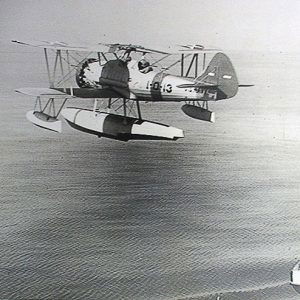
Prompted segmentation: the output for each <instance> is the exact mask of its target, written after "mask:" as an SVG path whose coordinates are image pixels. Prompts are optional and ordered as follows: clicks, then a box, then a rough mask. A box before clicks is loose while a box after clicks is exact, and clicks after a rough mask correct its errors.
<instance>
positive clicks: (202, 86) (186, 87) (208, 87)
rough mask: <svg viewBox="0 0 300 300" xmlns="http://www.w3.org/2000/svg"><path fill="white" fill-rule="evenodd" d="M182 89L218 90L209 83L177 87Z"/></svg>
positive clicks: (187, 84)
mask: <svg viewBox="0 0 300 300" xmlns="http://www.w3.org/2000/svg"><path fill="white" fill-rule="evenodd" d="M177 87H178V88H180V89H188V88H201V89H214V88H217V87H218V86H217V85H213V84H208V83H186V84H180V85H177Z"/></svg>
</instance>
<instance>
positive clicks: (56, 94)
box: [16, 88, 121, 98]
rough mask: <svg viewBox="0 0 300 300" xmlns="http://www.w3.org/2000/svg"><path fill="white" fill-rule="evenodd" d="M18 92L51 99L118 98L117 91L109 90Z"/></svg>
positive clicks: (82, 89) (59, 89)
mask: <svg viewBox="0 0 300 300" xmlns="http://www.w3.org/2000/svg"><path fill="white" fill-rule="evenodd" d="M16 92H18V93H21V94H23V95H27V96H35V97H37V96H47V97H49V98H51V97H53V98H70V97H78V98H118V97H120V96H121V94H120V93H118V92H117V91H114V90H111V89H109V88H102V89H95V88H53V89H51V88H20V89H17V90H16Z"/></svg>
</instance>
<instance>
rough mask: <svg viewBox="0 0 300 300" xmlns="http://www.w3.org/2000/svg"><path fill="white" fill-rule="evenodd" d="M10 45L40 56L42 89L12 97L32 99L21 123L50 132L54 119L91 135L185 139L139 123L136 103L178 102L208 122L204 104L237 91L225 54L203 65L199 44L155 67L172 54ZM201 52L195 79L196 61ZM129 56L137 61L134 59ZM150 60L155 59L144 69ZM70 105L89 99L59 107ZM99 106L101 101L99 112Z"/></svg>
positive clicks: (123, 47) (132, 48)
mask: <svg viewBox="0 0 300 300" xmlns="http://www.w3.org/2000/svg"><path fill="white" fill-rule="evenodd" d="M12 42H14V43H17V44H21V45H27V46H33V47H39V48H42V49H43V50H44V56H45V63H46V69H47V74H48V79H49V87H47V88H20V89H17V90H16V92H18V93H21V94H25V95H29V96H32V97H35V98H36V100H35V106H34V109H33V110H31V111H29V112H27V114H26V116H27V119H28V120H29V121H30V122H32V123H33V124H35V125H37V126H39V127H41V128H44V129H48V130H52V131H55V132H62V121H61V120H60V119H59V116H60V115H61V116H62V117H63V118H64V119H65V120H66V121H67V123H68V124H69V125H70V126H71V127H73V128H75V129H77V130H80V131H83V132H86V133H90V134H94V135H96V136H98V137H107V138H112V139H116V140H122V141H128V140H134V139H145V140H177V139H179V138H183V137H184V133H183V130H182V129H178V128H175V127H172V126H169V125H166V124H162V123H158V122H154V121H149V120H145V119H143V117H142V113H141V107H140V102H142V101H145V102H160V101H164V102H185V103H184V105H183V106H182V111H183V112H184V113H185V114H186V115H188V116H189V117H192V118H195V119H198V120H202V121H208V122H214V121H215V115H214V112H212V111H210V110H209V108H208V103H209V102H215V101H219V100H224V99H229V98H232V97H234V96H235V95H236V94H237V92H238V88H239V86H241V85H239V83H238V79H237V75H236V72H235V70H234V68H233V65H232V63H231V61H230V59H229V58H228V56H226V55H225V54H224V53H222V52H216V53H214V56H213V58H212V59H211V61H210V62H209V64H208V66H207V67H206V66H205V53H206V49H205V47H204V46H202V45H181V47H182V49H181V51H179V52H177V54H179V55H180V59H178V60H176V61H175V62H173V63H172V64H171V65H169V66H167V67H163V68H160V69H159V68H158V67H157V64H158V63H161V62H162V61H164V60H166V58H168V57H169V56H170V55H172V54H174V53H169V52H166V51H160V50H155V49H149V48H146V47H143V46H139V45H132V44H103V43H99V44H96V45H93V46H82V45H71V44H66V43H63V42H46V41H43V42H34V41H18V40H13V41H12ZM212 50H214V49H212ZM51 51H52V52H53V53H50V52H51ZM203 53H204V55H203V68H202V72H201V73H200V72H199V66H198V65H199V55H202V54H203ZM51 54H52V55H51ZM133 54H134V55H135V56H137V57H138V59H133ZM150 54H154V55H157V56H159V58H156V61H154V62H152V63H150V62H149V60H148V56H149V55H150ZM176 64H179V65H180V74H178V75H172V74H169V73H168V72H167V71H168V70H169V69H170V68H171V67H174V66H175V65H176ZM192 73H193V74H192ZM199 73H200V74H199ZM243 86H246V85H243ZM72 99H80V100H82V101H84V100H85V99H93V100H94V101H93V102H94V103H93V107H91V108H90V109H86V108H80V107H65V105H66V102H69V101H71V100H72ZM100 101H101V102H100ZM99 102H100V104H101V103H105V107H104V111H103V110H101V109H100V108H99ZM102 106H103V104H102Z"/></svg>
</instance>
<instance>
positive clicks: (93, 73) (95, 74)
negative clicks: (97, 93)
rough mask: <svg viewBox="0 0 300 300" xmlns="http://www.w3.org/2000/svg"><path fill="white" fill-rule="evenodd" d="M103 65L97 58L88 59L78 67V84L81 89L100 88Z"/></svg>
mask: <svg viewBox="0 0 300 300" xmlns="http://www.w3.org/2000/svg"><path fill="white" fill-rule="evenodd" d="M101 71H102V65H100V64H99V60H98V59H96V58H88V59H87V60H85V61H84V62H83V63H82V64H80V65H79V66H78V67H77V70H76V83H77V85H78V86H79V87H81V88H91V87H97V86H99V78H100V75H101Z"/></svg>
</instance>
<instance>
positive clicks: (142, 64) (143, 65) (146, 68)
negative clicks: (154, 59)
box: [138, 58, 153, 74]
mask: <svg viewBox="0 0 300 300" xmlns="http://www.w3.org/2000/svg"><path fill="white" fill-rule="evenodd" d="M138 68H139V70H140V72H141V73H144V74H146V73H148V72H150V71H153V68H152V67H151V66H150V63H149V61H147V60H146V59H145V58H142V59H141V60H140V61H139V62H138Z"/></svg>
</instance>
